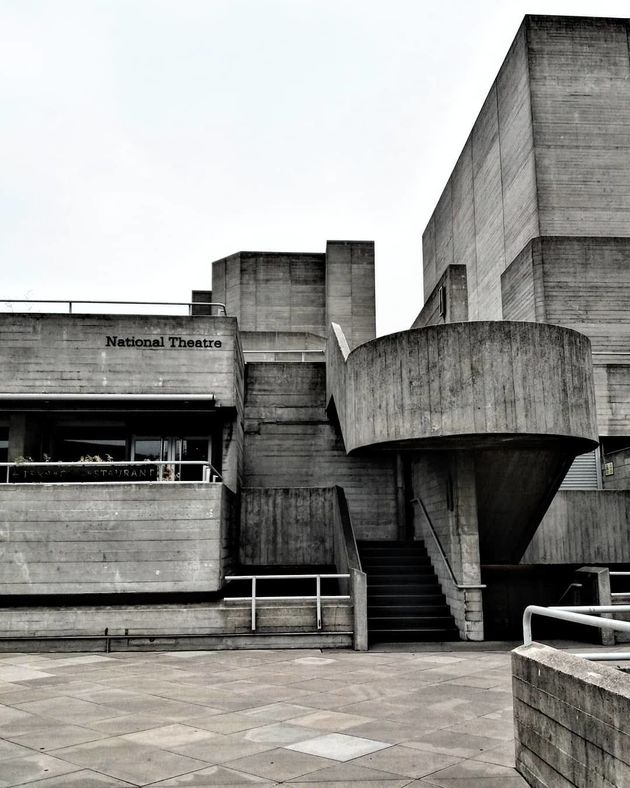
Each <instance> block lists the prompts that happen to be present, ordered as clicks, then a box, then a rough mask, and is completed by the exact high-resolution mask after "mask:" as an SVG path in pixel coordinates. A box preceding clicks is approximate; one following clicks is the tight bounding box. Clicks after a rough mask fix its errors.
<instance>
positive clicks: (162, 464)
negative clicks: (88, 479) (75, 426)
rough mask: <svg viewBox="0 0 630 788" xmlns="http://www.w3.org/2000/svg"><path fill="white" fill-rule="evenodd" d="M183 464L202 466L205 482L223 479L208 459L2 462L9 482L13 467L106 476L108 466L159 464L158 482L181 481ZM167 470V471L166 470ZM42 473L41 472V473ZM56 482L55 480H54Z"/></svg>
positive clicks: (0, 463)
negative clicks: (179, 470) (82, 471)
mask: <svg viewBox="0 0 630 788" xmlns="http://www.w3.org/2000/svg"><path fill="white" fill-rule="evenodd" d="M181 465H185V466H200V467H201V469H202V470H201V473H202V478H201V481H203V482H214V481H222V479H223V477H222V476H221V474H220V473H219V472H218V471H217V469H216V468H215V467H214V466H213V465H212V463H211V462H208V461H207V460H110V461H108V460H96V461H87V462H86V461H83V462H81V461H78V462H0V468H5V472H6V479H5V481H6V482H7V483H10V476H11V468H19V469H24V470H30V469H33V470H34V469H35V468H44V469H50V468H59V470H60V471H61V470H63V469H64V468H86V469H88V470H93V471H95V472H96V473H94V476H95V477H98V476H99V475H100V476H101V477H103V476H106V473H101V474H99V473H98V471H105V470H106V469H107V468H121V469H124V468H129V467H132V468H138V469H146V470H148V469H150V468H151V467H153V466H157V473H156V476H157V478H156V479H155V480H154V481H156V482H180V481H182V480H181V479H179V478H177V476H179V474H178V473H177V470H176V469H177V468H179V467H180V466H181ZM165 471H166V472H165ZM40 475H41V474H40ZM129 480H133V479H132V477H131V476H130V477H128V478H125V479H123V483H125V482H127V481H129ZM105 481H113V482H116V480H113V479H105ZM150 481H153V480H150ZM25 483H26V484H33V483H35V484H36V483H37V481H35V482H25ZM52 483H54V482H52Z"/></svg>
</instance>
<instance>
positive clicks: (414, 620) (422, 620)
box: [368, 616, 453, 632]
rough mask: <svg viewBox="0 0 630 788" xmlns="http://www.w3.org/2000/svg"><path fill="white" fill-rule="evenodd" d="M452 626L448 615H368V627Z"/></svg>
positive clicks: (429, 627)
mask: <svg viewBox="0 0 630 788" xmlns="http://www.w3.org/2000/svg"><path fill="white" fill-rule="evenodd" d="M452 626H453V621H452V619H451V617H450V616H383V617H379V618H372V617H371V616H368V629H369V630H370V631H375V632H378V631H380V630H383V629H448V628H449V627H452Z"/></svg>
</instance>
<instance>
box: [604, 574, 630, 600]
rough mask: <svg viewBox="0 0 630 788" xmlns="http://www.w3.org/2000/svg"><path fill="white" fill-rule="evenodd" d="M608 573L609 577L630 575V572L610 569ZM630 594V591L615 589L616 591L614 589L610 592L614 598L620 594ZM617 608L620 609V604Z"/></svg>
mask: <svg viewBox="0 0 630 788" xmlns="http://www.w3.org/2000/svg"><path fill="white" fill-rule="evenodd" d="M608 575H609V577H630V572H611V571H609V572H608ZM629 595H630V591H615V592H614V593H613V592H612V591H611V592H610V596H611V598H612V599H615V598H616V597H620V596H629ZM617 609H619V606H617Z"/></svg>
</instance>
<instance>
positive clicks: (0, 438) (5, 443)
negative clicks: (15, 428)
mask: <svg viewBox="0 0 630 788" xmlns="http://www.w3.org/2000/svg"><path fill="white" fill-rule="evenodd" d="M8 456H9V430H8V428H7V427H0V462H8V459H7V458H8Z"/></svg>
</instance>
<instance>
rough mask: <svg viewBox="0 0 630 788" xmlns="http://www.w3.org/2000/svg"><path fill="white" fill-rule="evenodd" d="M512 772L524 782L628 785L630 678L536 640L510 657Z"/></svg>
mask: <svg viewBox="0 0 630 788" xmlns="http://www.w3.org/2000/svg"><path fill="white" fill-rule="evenodd" d="M512 675H513V694H514V724H515V735H516V768H517V770H518V771H519V772H520V773H521V774H522V775H523V777H524V778H525V779H526V780H527V782H528V783H529V784H530V785H534V786H539V787H540V788H542V787H543V786H550V787H551V786H554V788H555V786H579V787H580V788H593V786H598V787H600V788H619V786H624V785H630V678H629V677H628V675H627V674H625V673H623V672H621V671H619V670H617V669H615V668H611V667H609V666H607V665H601V664H593V663H590V662H587V661H586V660H584V659H582V658H581V657H577V656H575V655H572V654H567V653H564V652H561V651H557V650H555V649H552V648H549V647H547V646H542V645H540V644H538V643H532V644H531V645H530V646H521V647H520V648H517V649H515V650H514V651H513V652H512Z"/></svg>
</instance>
